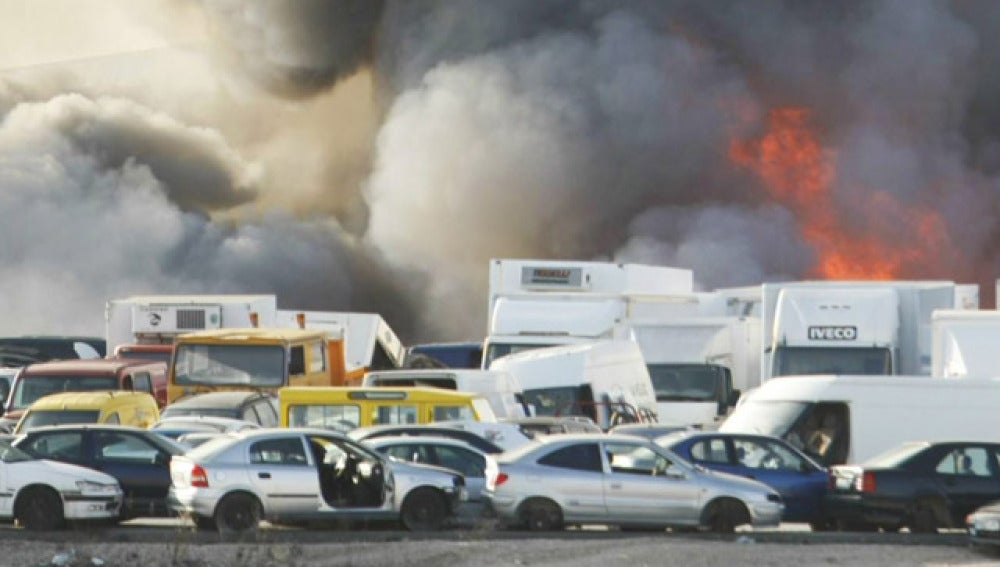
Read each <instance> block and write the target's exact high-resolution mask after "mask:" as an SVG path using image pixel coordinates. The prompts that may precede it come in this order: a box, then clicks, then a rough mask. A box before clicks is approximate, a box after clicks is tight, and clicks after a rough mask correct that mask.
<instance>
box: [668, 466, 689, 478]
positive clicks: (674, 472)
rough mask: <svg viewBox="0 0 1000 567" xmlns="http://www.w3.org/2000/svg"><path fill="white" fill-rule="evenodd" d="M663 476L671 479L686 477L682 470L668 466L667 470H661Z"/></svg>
mask: <svg viewBox="0 0 1000 567" xmlns="http://www.w3.org/2000/svg"><path fill="white" fill-rule="evenodd" d="M663 476H665V477H667V478H669V479H672V480H684V479H686V478H687V475H686V474H684V471H682V470H681V469H679V468H677V467H668V468H667V470H665V471H663Z"/></svg>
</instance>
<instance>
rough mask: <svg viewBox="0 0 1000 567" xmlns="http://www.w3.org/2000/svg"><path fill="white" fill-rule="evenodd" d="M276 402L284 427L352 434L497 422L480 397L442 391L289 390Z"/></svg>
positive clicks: (394, 389) (484, 400) (413, 388)
mask: <svg viewBox="0 0 1000 567" xmlns="http://www.w3.org/2000/svg"><path fill="white" fill-rule="evenodd" d="M278 399H279V401H280V406H281V426H282V427H322V428H327V429H336V430H340V431H350V430H351V429H354V428H356V427H367V426H370V425H383V424H419V423H433V422H437V421H450V420H473V421H488V422H495V421H496V414H494V413H493V410H492V409H491V407H490V403H489V401H488V400H487V399H486V398H485V397H483V396H482V395H480V394H473V393H466V392H455V391H451V390H444V389H441V388H428V387H409V388H383V387H373V388H362V387H328V388H297V387H288V388H282V389H280V390H278Z"/></svg>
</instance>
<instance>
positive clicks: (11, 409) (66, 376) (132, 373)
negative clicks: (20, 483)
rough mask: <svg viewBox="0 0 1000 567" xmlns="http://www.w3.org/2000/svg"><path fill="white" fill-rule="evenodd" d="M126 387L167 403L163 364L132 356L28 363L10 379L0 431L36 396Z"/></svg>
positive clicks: (35, 398) (128, 389) (127, 389)
mask: <svg viewBox="0 0 1000 567" xmlns="http://www.w3.org/2000/svg"><path fill="white" fill-rule="evenodd" d="M94 390H126V391H136V392H146V393H148V394H150V395H152V396H153V397H154V398H155V399H156V402H157V405H158V406H159V407H161V408H162V407H163V406H165V405H166V403H167V365H166V363H163V362H155V361H150V360H135V359H124V358H121V359H115V358H97V359H87V360H80V359H74V360H55V361H51V362H39V363H36V364H29V365H28V366H25V367H24V368H22V369H21V371H20V372H18V373H17V376H16V377H15V378H14V383H13V384H12V386H11V393H10V395H9V396H8V398H7V405H6V407H4V415H3V418H2V419H0V430H4V431H12V430H13V427H14V425H16V424H17V421H18V420H19V419H20V418H21V414H22V413H24V410H25V409H27V408H28V406H30V405H31V404H33V403H34V402H35V401H37V400H38V399H40V398H42V397H44V396H47V395H49V394H55V393H59V392H90V391H94Z"/></svg>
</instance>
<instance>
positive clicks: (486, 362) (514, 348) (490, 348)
mask: <svg viewBox="0 0 1000 567" xmlns="http://www.w3.org/2000/svg"><path fill="white" fill-rule="evenodd" d="M553 346H561V345H558V344H555V343H553V344H541V343H538V344H531V343H529V344H514V343H497V344H493V343H490V344H489V345H487V347H486V352H485V353H483V368H489V367H490V365H491V364H493V361H494V360H496V359H498V358H500V357H501V356H507V355H508V354H517V353H519V352H525V351H528V350H535V349H539V348H546V347H553Z"/></svg>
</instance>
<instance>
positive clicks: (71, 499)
mask: <svg viewBox="0 0 1000 567" xmlns="http://www.w3.org/2000/svg"><path fill="white" fill-rule="evenodd" d="M121 508H122V495H121V494H118V495H114V496H81V495H78V494H74V495H66V494H64V495H63V516H64V517H65V518H66V519H67V520H106V519H109V518H117V517H118V515H119V513H120V512H121Z"/></svg>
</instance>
